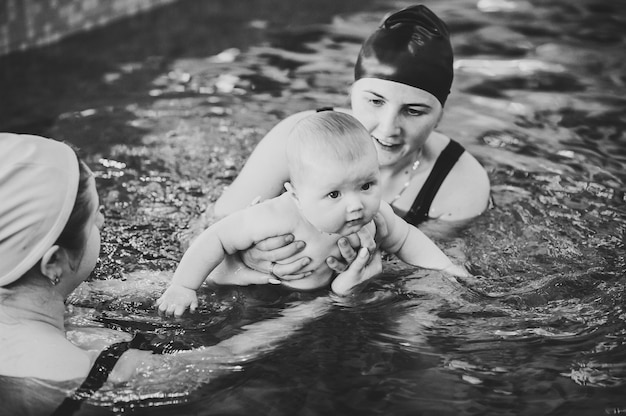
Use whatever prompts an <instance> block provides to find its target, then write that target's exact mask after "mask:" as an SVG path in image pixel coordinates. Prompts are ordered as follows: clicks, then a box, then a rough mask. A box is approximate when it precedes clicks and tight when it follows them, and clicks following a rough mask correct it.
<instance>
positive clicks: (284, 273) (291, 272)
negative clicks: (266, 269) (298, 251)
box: [270, 257, 311, 280]
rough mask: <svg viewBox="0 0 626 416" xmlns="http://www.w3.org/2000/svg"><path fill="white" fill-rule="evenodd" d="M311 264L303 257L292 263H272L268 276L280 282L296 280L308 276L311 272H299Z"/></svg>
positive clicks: (307, 258) (309, 260) (308, 259)
mask: <svg viewBox="0 0 626 416" xmlns="http://www.w3.org/2000/svg"><path fill="white" fill-rule="evenodd" d="M309 263H311V259H310V258H309V257H303V258H301V259H298V260H296V261H294V262H292V263H286V264H280V263H273V264H272V265H271V266H270V272H271V273H270V274H271V275H272V276H273V277H276V278H278V279H280V280H297V279H302V278H303V277H306V276H308V275H309V274H311V272H302V271H301V270H302V269H303V268H304V267H306V266H307V265H308V264H309Z"/></svg>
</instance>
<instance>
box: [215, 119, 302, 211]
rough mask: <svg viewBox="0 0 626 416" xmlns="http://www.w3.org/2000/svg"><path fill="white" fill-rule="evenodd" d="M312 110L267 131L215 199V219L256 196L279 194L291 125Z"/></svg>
mask: <svg viewBox="0 0 626 416" xmlns="http://www.w3.org/2000/svg"><path fill="white" fill-rule="evenodd" d="M312 113H313V111H303V112H300V113H296V114H294V115H291V116H289V117H287V118H286V119H284V120H282V121H281V122H279V123H278V124H277V125H276V126H275V127H274V128H272V130H270V131H269V132H268V133H267V134H266V135H265V137H263V139H261V141H260V142H259V144H258V145H257V146H256V148H255V149H254V151H253V152H252V154H251V155H250V157H249V158H248V160H247V162H246V164H245V165H244V167H243V168H242V169H241V172H240V173H239V175H237V178H236V179H235V180H234V181H233V183H232V184H230V185H229V186H228V188H226V189H225V190H224V192H223V193H222V195H221V196H220V197H219V199H218V200H217V201H216V202H215V207H214V213H215V216H216V217H217V218H221V217H224V216H226V215H228V214H230V213H232V212H235V211H238V210H240V209H242V208H245V207H247V206H249V205H250V204H251V203H252V201H254V199H255V198H259V197H260V200H266V199H270V198H273V197H275V196H278V195H280V194H281V193H282V189H283V184H284V183H285V182H286V181H288V180H289V170H288V168H287V156H286V154H285V147H286V141H287V137H288V135H289V132H290V131H291V129H292V128H293V126H294V125H295V124H296V123H297V122H298V121H299V120H301V119H302V118H304V117H305V116H307V115H309V114H312Z"/></svg>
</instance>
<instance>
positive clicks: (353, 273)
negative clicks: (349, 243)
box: [331, 248, 383, 296]
mask: <svg viewBox="0 0 626 416" xmlns="http://www.w3.org/2000/svg"><path fill="white" fill-rule="evenodd" d="M382 269H383V267H382V261H381V260H380V253H379V252H375V253H374V254H373V257H372V259H371V260H370V254H369V251H368V250H367V249H366V248H361V249H360V250H359V253H358V256H357V257H356V259H354V261H353V262H352V264H350V267H349V268H348V269H347V270H346V271H345V272H343V273H340V274H339V275H338V276H337V277H336V278H335V280H333V282H332V284H331V288H332V290H333V292H335V293H336V294H338V295H341V296H345V295H348V294H350V293H351V292H352V291H353V289H354V288H355V287H356V286H358V285H360V284H361V283H363V282H365V281H368V280H369V279H371V278H372V277H374V276H376V275H378V274H379V273H380V272H382Z"/></svg>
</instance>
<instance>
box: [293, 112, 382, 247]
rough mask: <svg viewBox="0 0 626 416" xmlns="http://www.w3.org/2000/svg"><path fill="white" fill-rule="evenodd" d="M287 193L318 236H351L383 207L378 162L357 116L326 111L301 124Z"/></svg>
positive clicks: (295, 137) (295, 130)
mask: <svg viewBox="0 0 626 416" xmlns="http://www.w3.org/2000/svg"><path fill="white" fill-rule="evenodd" d="M286 150H287V161H288V166H289V176H290V184H286V188H287V190H288V191H289V192H290V193H291V194H292V196H293V197H294V199H295V200H296V201H297V203H298V205H299V206H300V208H301V210H302V213H303V215H304V216H305V218H307V219H308V220H309V221H310V222H311V223H312V224H313V225H314V226H316V227H317V228H318V229H319V230H321V231H323V232H327V233H339V234H342V235H347V234H350V233H352V232H354V231H356V230H358V229H359V228H361V227H362V226H363V225H365V224H366V223H368V222H369V221H371V219H372V218H373V216H374V214H376V212H378V209H379V207H380V198H381V190H380V184H379V180H380V179H379V176H380V172H379V168H378V156H377V153H376V148H375V147H374V144H373V143H372V139H371V137H370V135H369V133H368V132H367V130H365V128H364V127H363V126H362V125H361V123H359V121H357V119H355V118H354V117H353V116H351V115H348V114H345V113H340V112H335V111H324V112H319V113H315V114H312V115H310V116H307V117H306V118H304V119H302V120H300V121H299V122H298V123H296V125H295V126H294V128H293V129H292V131H291V133H290V135H289V139H288V140H287V149H286Z"/></svg>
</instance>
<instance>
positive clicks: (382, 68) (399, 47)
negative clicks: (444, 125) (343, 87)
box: [354, 4, 454, 106]
mask: <svg viewBox="0 0 626 416" xmlns="http://www.w3.org/2000/svg"><path fill="white" fill-rule="evenodd" d="M452 61H453V56H452V45H451V44H450V37H449V34H448V27H447V26H446V24H445V23H444V22H443V21H442V20H441V19H439V18H438V17H437V16H436V15H435V14H434V13H433V12H432V11H431V10H430V9H429V8H427V7H426V6H424V5H421V4H420V5H417V6H411V7H407V8H405V9H402V10H400V11H397V12H395V13H392V14H391V15H389V16H388V17H386V18H385V19H384V20H383V22H382V24H381V25H380V27H379V28H378V29H377V30H376V31H375V32H374V33H373V34H372V35H371V36H370V37H369V38H368V39H367V40H366V41H365V43H364V44H363V47H362V48H361V52H360V53H359V58H358V60H357V62H356V65H355V67H354V80H355V81H356V80H359V79H361V78H380V79H384V80H388V81H395V82H400V83H402V84H406V85H410V86H411V87H415V88H419V89H421V90H424V91H427V92H429V93H431V94H432V95H434V96H435V97H436V98H437V100H439V102H440V103H441V105H442V106H443V105H444V103H445V102H446V98H448V94H449V93H450V87H451V86H452V78H453V76H454V73H453V68H452Z"/></svg>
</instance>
